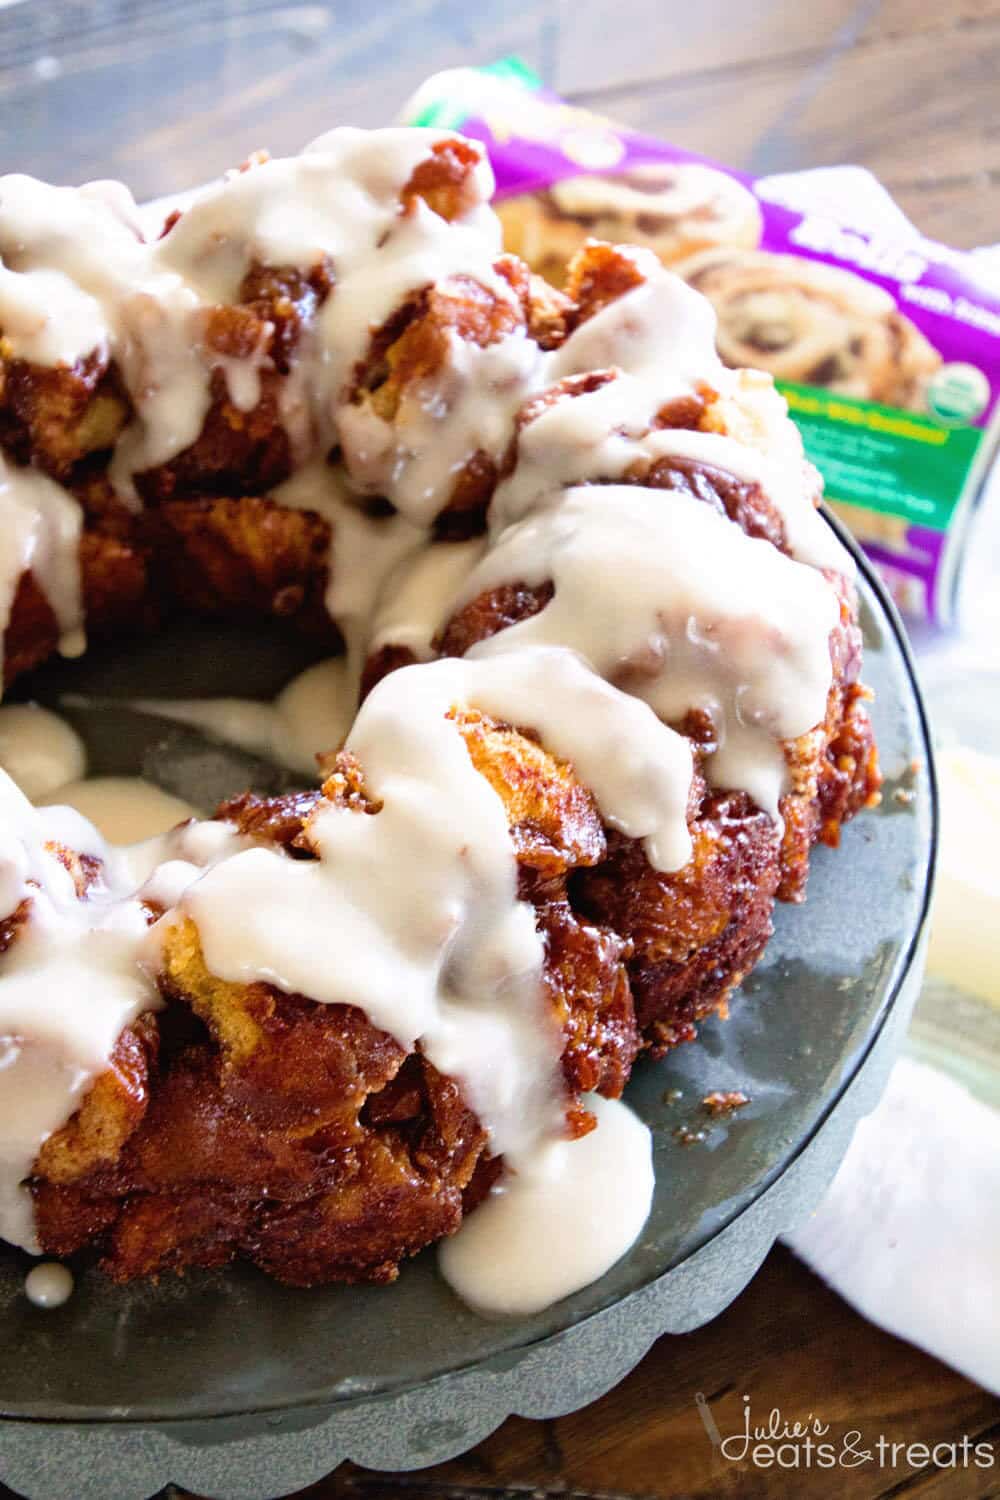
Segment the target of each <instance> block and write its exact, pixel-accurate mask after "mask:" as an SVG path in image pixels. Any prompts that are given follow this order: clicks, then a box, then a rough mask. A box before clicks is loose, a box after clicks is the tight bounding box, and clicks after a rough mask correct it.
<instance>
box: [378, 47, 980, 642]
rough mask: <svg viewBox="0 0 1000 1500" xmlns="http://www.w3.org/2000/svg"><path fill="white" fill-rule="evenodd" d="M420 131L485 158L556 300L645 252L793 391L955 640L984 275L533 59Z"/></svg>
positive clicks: (445, 76)
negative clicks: (566, 82)
mask: <svg viewBox="0 0 1000 1500" xmlns="http://www.w3.org/2000/svg"><path fill="white" fill-rule="evenodd" d="M403 119H404V122H405V123H407V124H411V125H431V126H439V127H447V128H450V129H455V130H460V131H461V132H462V133H463V134H464V135H467V136H470V137H472V138H473V139H476V140H479V141H481V142H482V143H483V145H484V146H485V148H486V150H487V152H488V154H489V157H490V161H491V163H492V166H493V171H494V175H495V177H496V195H495V206H496V209H497V212H498V214H499V215H500V218H501V220H502V223H503V226H504V239H505V243H506V245H507V247H508V248H509V249H510V250H513V251H514V252H515V253H516V254H518V255H520V256H521V257H522V258H523V259H524V260H526V261H527V262H528V263H529V264H530V265H531V266H532V268H533V269H534V270H536V271H539V272H540V273H541V274H542V275H544V276H546V277H547V278H548V279H549V280H551V281H553V282H554V283H555V284H556V285H558V284H559V283H560V280H561V277H562V275H563V273H564V269H565V265H566V262H567V260H568V259H569V257H570V256H571V255H572V254H573V253H574V251H575V250H576V249H577V248H579V246H580V245H582V244H583V243H584V241H585V240H586V239H588V238H591V237H593V238H597V239H608V240H612V241H616V242H626V243H631V244H640V245H645V246H647V247H648V248H650V249H652V250H654V251H655V252H656V254H657V255H658V256H659V257H660V259H661V260H662V261H663V262H664V264H666V265H668V266H670V267H671V269H673V270H675V271H676V272H677V273H678V274H679V275H681V276H683V277H684V278H685V279H686V280H687V281H689V282H690V283H691V284H692V285H693V286H696V287H698V289H699V290H700V291H702V292H704V293H705V295H706V296H708V297H709V299H710V300H711V301H712V302H713V303H714V305H715V308H716V313H717V315H718V320H719V332H718V346H719V352H720V354H721V356H722V358H723V360H724V361H725V362H726V363H727V364H731V365H736V366H740V365H750V366H756V367H757V368H760V369H764V370H768V371H770V372H771V374H772V375H773V376H774V378H775V381H776V384H777V385H778V388H779V389H780V390H781V391H782V393H783V394H784V396H785V398H786V400H787V401H788V406H789V411H790V414H791V416H792V417H793V418H794V420H795V422H796V423H797V425H798V427H799V429H800V431H801V433H802V438H803V441H804V444H805V448H806V452H807V453H808V455H809V457H810V458H811V459H812V460H813V462H814V463H815V464H816V465H817V467H818V468H819V469H820V470H821V472H822V474H823V478H824V482H825V488H826V498H827V500H828V502H829V503H830V504H831V506H832V507H833V509H834V510H835V511H837V512H838V513H839V514H840V516H841V517H842V519H843V520H844V521H846V523H847V524H848V525H849V526H850V528H851V529H852V530H853V531H854V533H855V535H856V536H857V537H858V538H859V539H860V541H861V542H862V543H863V544H864V546H865V549H866V550H867V552H868V553H869V555H870V556H871V557H872V559H873V560H874V561H875V562H876V564H877V565H878V567H879V569H880V571H881V572H882V574H883V576H884V577H885V579H886V581H887V583H888V584H889V587H890V589H891V591H892V593H893V595H894V597H895V599H896V602H897V603H898V604H899V606H900V608H901V609H902V610H903V612H904V613H906V614H907V615H908V616H910V617H911V618H912V619H922V620H926V621H929V622H931V623H932V624H935V625H939V626H943V625H947V624H948V623H950V621H951V620H952V618H953V616H954V613H955V608H956V598H957V587H958V578H959V572H960V565H961V559H962V554H963V549H964V546H965V542H966V540H967V537H968V531H969V522H970V518H971V515H972V513H973V511H974V508H975V504H976V501H977V499H978V497H979V495H980V493H981V491H982V487H983V483H984V480H985V477H986V475H987V473H988V470H989V466H990V462H991V459H992V456H993V453H994V450H995V448H996V445H997V438H998V432H1000V406H998V395H1000V296H998V295H996V294H995V293H994V292H993V291H992V289H991V288H990V287H989V286H987V285H986V284H984V282H983V280H982V279H981V278H980V277H979V275H978V274H977V269H976V266H975V263H974V261H973V260H972V258H971V257H970V256H969V255H967V254H965V253H963V252H961V251H958V250H953V249H950V248H949V247H948V246H945V245H940V244H937V243H935V242H933V241H930V240H925V239H922V238H920V237H919V236H918V235H916V234H914V235H912V236H907V237H905V238H901V237H899V236H893V235H891V234H890V235H886V234H884V233H869V232H866V231H864V230H862V229H859V228H854V227H851V226H850V225H848V224H845V223H843V222H842V221H838V220H836V219H834V218H831V217H829V216H828V215H826V214H822V213H812V212H808V213H803V212H798V211H796V210H795V209H793V208H792V207H790V206H789V205H788V203H787V202H782V201H779V200H780V196H781V195H780V194H779V192H778V191H777V190H776V188H775V186H774V185H773V184H772V183H770V182H768V181H767V180H766V179H761V180H758V179H754V178H752V177H749V176H747V175H746V174H744V173H741V172H734V171H730V170H729V169H728V168H723V167H719V166H718V165H717V164H715V163H714V162H710V161H708V160H706V159H705V158H703V157H700V156H696V155H694V154H692V153H691V152H688V151H681V150H679V149H677V148H676V147H674V146H670V145H668V144H666V143H665V142H663V141H660V140H657V139H656V138H654V137H651V136H646V135H641V134H638V133H636V132H634V131H630V130H626V129H624V128H622V127H620V126H618V125H616V124H613V123H612V122H611V121H608V120H605V119H603V118H601V117H600V116H597V115H593V114H591V113H590V112H589V111H585V110H580V109H577V108H574V107H573V106H571V105H569V104H567V103H565V101H563V100H561V99H560V98H559V97H558V96H557V95H556V94H553V93H551V92H550V91H548V90H546V89H544V88H542V86H541V84H540V81H539V80H538V79H537V78H536V77H535V75H534V74H533V73H532V72H531V71H530V70H529V69H528V68H526V67H525V66H524V65H523V64H522V63H520V62H518V61H517V60H516V59H511V58H508V59H505V60H503V61H501V62H499V63H494V64H491V65H490V66H489V67H485V68H459V69H454V70H451V71H449V72H444V73H438V74H435V75H434V76H433V77H432V78H430V79H428V80H427V82H426V83H425V84H424V85H423V87H422V88H421V89H420V90H419V91H418V93H417V94H416V96H415V97H414V98H413V100H411V101H410V103H409V104H408V105H407V106H406V108H405V110H404V112H403Z"/></svg>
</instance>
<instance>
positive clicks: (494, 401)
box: [339, 329, 543, 525]
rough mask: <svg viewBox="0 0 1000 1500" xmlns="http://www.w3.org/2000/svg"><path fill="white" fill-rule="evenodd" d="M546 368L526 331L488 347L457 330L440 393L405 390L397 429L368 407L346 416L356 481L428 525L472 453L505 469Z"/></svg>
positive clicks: (344, 431)
mask: <svg viewBox="0 0 1000 1500" xmlns="http://www.w3.org/2000/svg"><path fill="white" fill-rule="evenodd" d="M542 365H543V356H542V353H541V351H540V349H539V347H538V345H537V344H536V343H535V342H534V341H533V340H532V339H530V338H528V337H527V336H526V334H525V332H524V330H523V329H519V330H518V331H517V332H516V333H512V334H509V335H508V336H507V337H506V338H503V339H499V340H498V341H497V342H496V343H493V344H487V345H486V346H485V348H480V347H479V345H477V344H473V343H470V342H467V341H466V340H464V339H461V338H459V337H458V335H457V334H456V333H455V332H454V331H450V332H449V336H448V357H447V360H446V361H445V363H444V366H443V368H442V369H441V370H438V371H436V372H435V376H434V382H433V390H432V391H428V390H423V389H421V386H420V385H419V384H418V385H417V386H416V388H415V389H412V390H410V389H407V390H404V392H403V393H402V396H401V399H400V404H399V408H398V410H397V412H396V414H395V416H394V418H393V421H392V422H391V423H390V422H386V421H384V420H383V419H382V418H380V417H378V416H377V415H376V414H375V413H374V411H373V410H372V409H371V408H370V407H369V406H367V405H364V404H361V405H347V406H345V407H343V409H342V410H341V412H340V419H339V430H340V437H341V442H342V443H343V445H344V452H345V454H346V455H349V462H350V469H351V478H352V481H353V483H354V484H355V486H356V487H357V488H358V489H359V490H362V491H363V492H364V493H366V494H374V495H387V496H388V497H389V498H390V499H391V500H392V501H393V503H394V504H395V505H396V506H397V507H398V508H399V509H400V510H401V511H403V512H404V514H406V515H408V516H410V517H411V518H412V519H413V520H416V521H420V522H422V523H423V524H425V525H429V524H430V522H432V521H433V520H434V517H435V516H436V515H437V512H438V511H439V510H440V509H441V501H442V476H446V477H447V476H451V475H457V474H458V473H460V471H461V469H462V467H463V465H464V464H465V463H466V462H467V460H468V459H469V458H470V457H471V456H472V455H473V454H482V455H484V456H485V457H486V458H487V459H489V460H490V461H491V462H493V463H494V464H498V463H499V461H500V460H501V458H502V457H503V454H504V451H505V449H506V448H507V445H508V443H509V442H510V434H511V432H512V430H513V426H514V417H515V415H516V413H517V410H518V408H519V407H520V405H521V403H522V402H523V401H524V399H525V396H526V395H527V394H528V393H529V392H530V391H531V390H532V389H533V388H534V386H535V383H536V379H535V377H536V374H537V372H538V371H539V370H540V369H541V368H542ZM446 482H447V479H446Z"/></svg>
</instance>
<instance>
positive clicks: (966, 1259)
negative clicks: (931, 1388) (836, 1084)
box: [786, 1057, 1000, 1394]
mask: <svg viewBox="0 0 1000 1500" xmlns="http://www.w3.org/2000/svg"><path fill="white" fill-rule="evenodd" d="M998 1061H1000V1060H998ZM786 1243H787V1244H789V1245H790V1246H791V1248H792V1249H793V1250H794V1251H795V1253H796V1255H799V1256H801V1258H802V1259H803V1260H804V1261H805V1262H806V1264H807V1265H808V1266H810V1267H811V1268H812V1269H813V1270H814V1271H816V1272H817V1273H818V1274H819V1275H820V1276H822V1277H823V1279H824V1280H825V1281H828V1282H829V1284H830V1285H831V1286H832V1287H833V1288H834V1289H835V1290H836V1291H837V1292H839V1293H840V1295H841V1296H842V1297H843V1298H844V1299H845V1300H846V1301H847V1302H849V1303H850V1304H851V1306H852V1307H854V1308H856V1309H857V1310H858V1312H860V1313H862V1314H863V1315H864V1316H865V1317H866V1318H870V1319H871V1320H872V1322H873V1323H877V1324H878V1325H879V1326H880V1327H881V1328H887V1329H888V1330H889V1332H890V1333H895V1334H898V1335H899V1337H900V1338H904V1339H908V1340H909V1342H910V1343H912V1344H917V1345H918V1346H919V1347H920V1348H922V1349H926V1350H927V1351H928V1353H930V1354H934V1355H936V1356H937V1358H938V1359H942V1360H944V1361H945V1363H946V1364H949V1365H953V1366H954V1367H955V1369H956V1370H960V1371H961V1372H962V1374H963V1375H968V1376H969V1377H970V1378H971V1379H972V1380H977V1381H979V1383H980V1384H981V1385H984V1386H986V1387H987V1388H988V1389H989V1390H992V1391H994V1392H997V1393H998V1394H1000V1296H998V1290H1000V1113H998V1112H997V1111H996V1110H994V1109H991V1108H990V1107H989V1105H987V1104H983V1103H982V1102H981V1101H980V1100H979V1099H976V1098H974V1097H973V1096H972V1094H970V1093H969V1091H968V1090H967V1089H966V1088H964V1087H963V1086H962V1085H961V1084H960V1083H956V1082H955V1081H954V1080H953V1079H952V1078H949V1077H948V1076H947V1075H946V1074H945V1073H942V1072H941V1071H940V1070H939V1069H937V1068H934V1067H930V1066H928V1065H927V1064H926V1063H923V1062H917V1061H915V1060H914V1059H913V1058H910V1057H903V1058H901V1059H900V1060H899V1062H897V1064H896V1066H895V1068H894V1069H893V1072H892V1075H891V1077H890V1079H889V1084H888V1086H887V1088H886V1091H885V1093H884V1095H883V1096H882V1100H881V1102H880V1103H879V1105H878V1107H877V1108H876V1109H875V1111H874V1112H873V1113H872V1114H871V1115H869V1116H868V1117H867V1119H864V1120H862V1121H861V1123H860V1124H859V1126H858V1128H857V1131H856V1132H855V1135H854V1140H853V1141H852V1142H851V1146H850V1149H849V1151H848V1153H847V1156H846V1157H845V1158H844V1162H843V1165H842V1166H841V1168H840V1171H839V1172H838V1173H837V1176H836V1178H835V1179H834V1182H833V1186H832V1187H831V1188H830V1191H829V1192H828V1193H827V1195H826V1197H825V1198H824V1200H823V1202H822V1203H821V1204H820V1206H819V1208H818V1209H817V1210H816V1212H815V1213H814V1214H813V1216H812V1218H811V1219H809V1220H808V1221H807V1223H806V1224H804V1225H803V1226H802V1228H801V1229H799V1230H798V1231H797V1232H796V1233H795V1234H793V1235H791V1236H790V1237H789V1238H788V1240H787V1241H786Z"/></svg>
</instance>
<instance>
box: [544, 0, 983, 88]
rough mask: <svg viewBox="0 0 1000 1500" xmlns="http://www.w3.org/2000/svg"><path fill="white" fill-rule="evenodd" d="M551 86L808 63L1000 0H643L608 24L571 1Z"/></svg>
mask: <svg viewBox="0 0 1000 1500" xmlns="http://www.w3.org/2000/svg"><path fill="white" fill-rule="evenodd" d="M564 6H565V9H564V24H563V25H562V26H561V27H560V33H559V46H558V50H557V56H556V71H555V73H554V74H553V79H554V83H553V86H554V87H555V88H557V89H558V90H559V91H560V92H561V93H567V92H582V91H584V90H587V91H591V92H593V93H598V92H601V91H605V90H614V89H619V88H630V87H634V86H635V85H636V84H637V83H640V82H643V83H649V82H656V81H661V82H662V81H666V80H669V79H678V78H681V77H684V76H689V75H693V74H698V73H707V74H712V75H721V74H724V73H726V72H727V71H728V70H730V69H736V70H744V69H746V68H753V67H760V66H762V65H766V64H768V63H776V62H780V61H782V60H786V61H790V62H795V63H796V65H797V66H800V67H801V66H807V65H808V64H809V63H810V62H815V61H816V60H818V59H822V58H828V57H830V56H831V55H834V54H836V53H838V52H842V51H844V50H845V49H847V48H851V49H854V50H857V49H861V48H864V47H866V46H869V45H871V44H872V43H874V42H878V41H880V40H882V41H885V40H888V41H897V40H905V39H906V38H908V37H913V36H918V35H922V36H928V37H929V36H931V35H939V34H941V33H947V32H954V31H956V30H961V29H966V28H974V27H975V26H976V25H978V24H981V23H982V22H984V21H988V20H991V19H992V20H996V19H997V18H998V17H1000V0H937V3H936V4H933V5H929V4H927V0H809V3H807V4H803V3H802V0H758V3H756V4H752V5H751V4H744V3H741V0H701V3H699V4H698V5H696V6H685V7H681V6H670V7H667V8H665V7H664V6H663V4H662V0H636V3H632V4H630V5H629V6H628V9H627V11H626V12H625V13H624V15H623V16H622V24H620V25H615V26H609V25H608V21H607V6H606V5H605V4H603V3H602V0H582V3H581V0H574V3H573V4H572V5H569V4H568V0H564Z"/></svg>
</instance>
